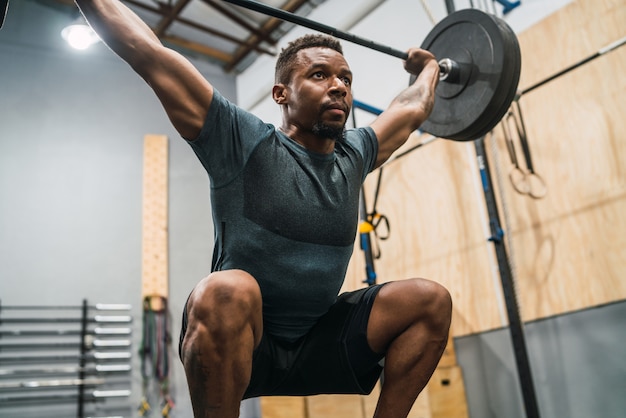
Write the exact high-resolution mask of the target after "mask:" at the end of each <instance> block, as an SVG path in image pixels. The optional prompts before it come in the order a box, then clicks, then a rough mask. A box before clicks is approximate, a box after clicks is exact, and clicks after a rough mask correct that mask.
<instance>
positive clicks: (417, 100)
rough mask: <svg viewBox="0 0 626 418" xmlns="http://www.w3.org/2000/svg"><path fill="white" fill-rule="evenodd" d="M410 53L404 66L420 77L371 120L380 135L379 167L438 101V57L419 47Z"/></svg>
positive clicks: (416, 127)
mask: <svg viewBox="0 0 626 418" xmlns="http://www.w3.org/2000/svg"><path fill="white" fill-rule="evenodd" d="M408 55H409V57H408V59H407V60H406V61H405V63H404V68H405V69H406V70H407V71H408V72H409V73H411V74H415V75H417V78H416V79H415V81H414V82H413V84H411V85H410V86H409V87H408V88H406V89H405V90H404V91H402V92H401V93H400V94H399V95H398V96H397V97H396V98H395V99H394V100H393V101H392V102H391V104H390V105H389V107H388V108H387V110H385V111H384V112H383V113H381V114H380V115H379V116H378V118H376V120H375V121H374V122H372V124H371V127H372V129H373V130H374V132H375V133H376V136H377V138H378V155H377V157H376V167H380V166H381V165H382V164H383V163H384V162H385V161H387V159H388V158H389V157H391V154H393V152H394V151H396V150H397V149H398V148H400V147H401V146H402V145H403V144H404V143H405V142H406V141H407V139H408V138H409V135H410V134H411V133H412V132H413V131H415V130H416V129H418V128H419V127H420V125H421V124H422V123H423V122H424V121H425V120H426V119H428V116H430V112H431V111H432V109H433V106H434V103H435V88H436V87H437V84H438V83H439V64H438V63H437V60H436V59H435V57H434V56H433V55H432V54H431V53H430V52H428V51H425V50H423V49H419V48H413V49H410V50H409V51H408Z"/></svg>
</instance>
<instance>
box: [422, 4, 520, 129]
mask: <svg viewBox="0 0 626 418" xmlns="http://www.w3.org/2000/svg"><path fill="white" fill-rule="evenodd" d="M421 47H422V48H423V49H427V50H429V51H430V52H432V53H433V54H434V55H435V57H437V59H438V60H440V59H443V58H450V59H452V60H453V61H456V62H457V63H458V64H459V65H460V66H461V69H462V75H461V77H460V79H461V80H460V81H459V82H457V83H451V82H449V81H441V82H440V83H439V85H438V87H437V90H436V98H435V106H434V108H433V112H432V113H431V115H430V117H429V118H428V120H427V121H425V122H424V123H423V124H422V126H421V128H420V129H422V130H423V131H425V132H428V133H430V134H432V135H435V136H437V137H441V138H448V139H453V140H457V141H470V140H474V139H476V138H478V137H479V136H481V135H483V134H484V133H486V132H488V131H489V130H491V128H493V127H494V126H495V125H496V124H497V123H498V121H499V120H500V119H501V118H502V116H503V115H504V113H505V112H506V110H507V109H508V107H509V105H510V102H511V100H512V99H513V96H514V94H515V91H516V90H517V82H518V81H519V72H520V64H521V59H520V58H519V45H518V43H517V38H516V37H515V34H514V33H513V31H511V30H510V28H508V26H507V25H506V23H504V22H503V21H501V19H499V18H497V17H495V16H492V15H489V14H487V13H484V12H482V11H480V10H477V9H465V10H460V11H458V12H455V13H452V14H450V15H449V16H447V17H446V18H445V19H443V20H442V21H441V22H439V23H438V24H437V25H435V27H434V28H433V30H432V31H431V32H430V33H429V34H428V36H427V37H426V39H425V40H424V42H423V43H422V46H421ZM516 57H517V58H516ZM509 97H510V98H509ZM507 102H508V103H507ZM494 122H495V123H494ZM483 132H484V133H483Z"/></svg>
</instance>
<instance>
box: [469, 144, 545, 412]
mask: <svg viewBox="0 0 626 418" xmlns="http://www.w3.org/2000/svg"><path fill="white" fill-rule="evenodd" d="M474 145H475V148H476V158H477V161H478V168H479V169H480V177H481V180H482V185H483V192H484V194H485V201H486V205H487V214H488V216H489V227H490V230H491V237H490V238H489V241H491V242H493V245H494V247H495V252H496V259H497V261H498V268H499V270H500V281H501V283H502V291H503V293H504V302H505V304H506V311H507V315H508V319H509V331H510V334H511V341H512V343H513V354H514V355H515V362H516V365H517V373H518V378H519V383H520V386H521V389H522V397H523V401H524V408H525V410H526V417H528V418H539V407H538V405H537V398H536V395H535V386H534V383H533V378H532V373H531V370H530V361H529V359H528V352H527V349H526V339H525V337H524V329H523V323H522V320H521V318H520V314H519V306H518V304H517V295H516V293H515V284H514V283H513V275H512V273H511V265H510V264H509V259H508V256H507V252H506V247H505V245H504V240H503V237H504V232H503V231H502V228H500V215H499V213H498V207H497V205H496V198H495V194H494V191H493V187H491V181H490V178H491V177H490V172H489V164H488V161H487V154H486V152H485V138H484V137H483V138H479V139H477V140H475V141H474Z"/></svg>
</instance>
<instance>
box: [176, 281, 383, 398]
mask: <svg viewBox="0 0 626 418" xmlns="http://www.w3.org/2000/svg"><path fill="white" fill-rule="evenodd" d="M382 286H383V285H382V284H381V285H375V286H370V287H367V288H364V289H359V290H356V291H354V292H346V293H343V294H341V295H339V297H338V299H337V302H336V303H335V304H334V305H333V306H331V307H330V309H329V310H328V312H327V313H326V314H325V315H323V316H322V317H321V318H320V319H319V321H318V322H317V324H316V325H315V326H314V327H313V328H311V330H310V331H309V332H308V333H307V334H306V335H305V336H303V337H302V338H300V339H298V340H297V341H295V342H286V341H283V340H280V339H278V338H275V337H273V336H271V335H269V334H267V333H265V332H264V333H263V337H262V338H261V343H260V344H259V346H258V347H257V348H256V349H255V350H254V353H253V361H252V376H251V379H250V384H249V386H248V388H247V390H246V393H245V395H244V399H247V398H253V397H257V396H279V395H281V396H307V395H317V394H323V393H325V394H361V395H364V394H368V393H370V392H371V391H372V389H373V388H374V386H375V385H376V382H377V380H378V378H379V377H380V374H381V372H382V366H381V365H380V364H379V363H380V360H381V359H382V358H383V357H384V354H377V353H375V352H373V351H372V350H371V348H370V347H369V344H368V343H367V323H368V320H369V315H370V312H371V309H372V305H373V304H374V299H375V298H376V295H377V294H378V291H379V290H380V288H381V287H382ZM186 310H187V309H186V306H185V309H184V311H183V327H182V330H181V335H180V344H181V345H182V341H183V338H184V335H185V330H186V328H187V315H186ZM179 353H180V348H179Z"/></svg>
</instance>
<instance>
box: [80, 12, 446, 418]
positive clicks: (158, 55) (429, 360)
mask: <svg viewBox="0 0 626 418" xmlns="http://www.w3.org/2000/svg"><path fill="white" fill-rule="evenodd" d="M76 3H77V4H78V5H79V7H80V8H81V11H82V12H83V14H84V15H85V17H86V18H87V20H88V22H89V23H90V24H91V25H92V26H93V27H94V29H95V30H96V32H97V33H98V34H99V35H100V37H101V38H102V39H103V40H104V42H105V43H106V44H107V45H108V46H109V47H110V48H111V49H112V50H113V51H114V52H116V53H117V54H118V55H119V56H120V57H121V58H122V59H124V60H125V61H126V62H128V63H129V64H130V65H131V67H132V68H133V69H134V70H135V71H136V72H137V73H138V74H139V75H140V76H141V77H142V78H144V79H145V81H146V82H147V83H148V84H149V85H150V86H151V87H152V88H153V90H154V92H155V93H156V94H157V96H158V97H159V99H160V100H161V103H162V104H163V106H164V108H165V110H166V112H167V114H168V116H169V118H170V120H171V121H172V123H173V125H174V127H175V128H176V130H177V131H178V132H179V133H180V134H181V136H182V137H183V138H185V139H186V140H187V141H189V143H190V145H191V147H192V149H193V150H194V152H195V153H196V154H197V156H198V158H199V160H200V161H201V163H202V164H203V165H204V167H205V168H206V170H207V172H208V174H209V176H210V179H211V201H212V206H213V208H212V209H213V220H214V226H215V231H216V232H215V251H214V257H213V268H212V273H211V274H210V275H209V276H208V277H206V278H205V279H203V280H201V281H200V282H199V283H198V285H197V286H196V287H195V288H194V289H193V291H192V292H191V294H190V296H189V299H188V301H187V304H186V307H185V312H184V313H183V330H182V333H181V341H180V356H181V359H182V361H183V364H184V367H185V372H186V375H187V381H188V384H189V390H190V395H191V400H192V405H193V410H194V415H195V416H196V417H220V418H231V417H237V416H238V412H239V405H240V401H241V400H242V399H245V398H249V397H254V396H261V395H310V394H317V393H369V392H370V391H371V390H372V388H373V387H374V385H375V384H376V382H377V380H378V378H379V376H380V374H381V371H382V367H381V364H382V360H383V358H384V379H383V381H384V383H383V385H382V389H381V395H380V398H379V401H378V406H377V409H376V412H375V417H377V418H383V417H384V418H396V417H406V416H407V414H408V412H409V410H410V409H411V406H412V405H413V403H414V401H415V399H416V397H417V395H418V394H419V392H420V391H421V390H422V389H423V388H424V386H425V385H426V383H427V382H428V379H429V378H430V376H431V374H432V372H433V370H434V368H435V367H436V365H437V363H438V361H439V359H440V357H441V354H442V352H443V350H444V348H445V344H446V341H447V335H448V328H449V324H450V317H451V309H452V306H451V300H450V295H449V294H448V292H447V291H446V290H445V289H444V288H443V287H442V286H440V285H438V284H436V283H434V282H431V281H428V280H425V279H410V280H401V281H395V282H391V283H387V284H385V285H377V286H372V287H369V288H366V289H361V290H358V291H356V292H352V293H348V294H344V295H341V296H340V297H337V293H338V292H339V289H340V287H341V285H342V282H343V280H344V275H345V272H346V269H347V264H348V261H349V258H350V255H351V252H352V248H353V243H354V239H355V236H356V225H357V220H358V194H359V190H360V186H361V184H362V182H363V180H364V179H365V176H366V175H367V173H369V172H370V171H372V170H373V169H375V168H376V167H378V166H380V165H381V164H382V163H384V162H385V161H386V160H387V159H388V158H389V157H390V156H391V154H392V153H393V152H394V151H395V150H396V149H398V147H400V146H401V145H402V144H403V143H404V142H405V141H406V140H407V138H408V136H409V134H410V133H411V132H413V131H414V130H415V129H417V128H418V127H419V126H420V124H421V123H422V122H423V121H424V120H426V118H427V117H428V115H429V114H430V111H431V109H432V107H433V100H434V89H435V87H436V85H437V83H438V72H439V68H438V64H437V62H436V61H435V59H434V57H433V56H432V55H431V54H430V53H428V52H427V51H423V50H421V49H411V50H409V57H408V60H407V61H406V62H405V68H406V70H407V71H409V72H411V73H413V74H416V75H417V78H416V80H415V82H414V84H413V85H411V86H410V87H409V88H407V89H406V90H404V91H403V92H402V93H401V94H400V95H399V96H398V97H397V98H396V99H395V100H394V101H393V102H392V103H391V105H390V106H389V108H388V109H387V110H386V111H385V112H383V113H382V114H381V115H380V116H379V117H378V118H377V119H376V120H375V121H374V122H373V123H372V124H371V125H370V126H369V127H366V128H361V129H352V130H348V131H346V130H345V129H344V125H345V123H346V120H347V118H348V113H349V111H350V108H351V105H352V93H351V83H352V73H351V71H350V68H349V66H348V64H347V63H346V61H345V59H344V57H343V54H342V51H341V45H340V44H339V43H338V42H337V41H336V40H335V39H334V38H331V37H328V36H323V35H309V36H305V37H303V38H300V39H298V40H296V41H294V42H292V43H291V44H290V45H289V46H288V47H287V48H285V49H284V50H283V51H282V52H281V55H280V56H279V58H278V61H277V65H276V84H275V86H274V87H273V89H272V97H273V99H274V100H275V102H276V103H277V104H278V105H279V106H280V109H281V111H282V118H283V121H282V124H281V126H280V127H279V128H278V129H276V128H274V127H273V126H272V125H269V124H265V123H263V122H262V121H261V120H259V119H258V118H256V117H255V116H253V115H251V114H249V113H248V112H245V111H243V110H241V109H239V108H237V107H236V106H235V105H233V104H231V103H229V102H228V101H227V100H226V99H224V98H223V97H222V96H221V95H220V94H219V92H218V91H216V90H215V89H214V88H213V86H212V85H211V84H210V83H209V82H208V81H207V80H205V79H204V78H203V77H202V76H201V75H200V73H199V72H198V71H197V70H196V69H195V68H194V67H193V66H192V65H191V64H190V62H188V61H187V60H186V59H184V58H183V57H182V56H181V55H179V54H178V53H176V52H174V51H172V50H170V49H167V48H165V47H164V46H162V44H161V43H160V42H159V40H158V39H157V38H156V37H155V36H154V34H153V33H152V31H151V30H150V29H149V28H148V27H147V26H146V25H145V24H144V23H143V22H141V21H140V20H139V18H138V17H137V16H136V15H134V14H133V13H132V12H131V11H130V10H129V9H127V8H126V7H125V6H123V5H122V4H121V3H119V2H118V1H117V0H76Z"/></svg>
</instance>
